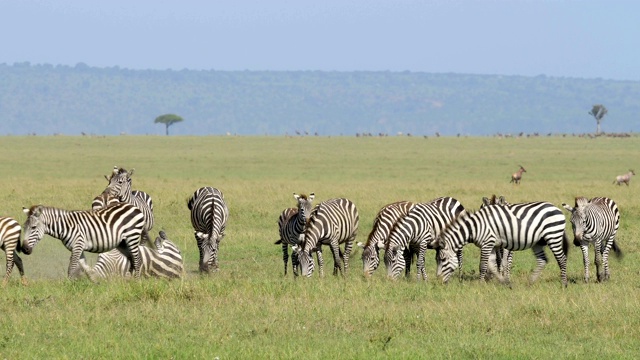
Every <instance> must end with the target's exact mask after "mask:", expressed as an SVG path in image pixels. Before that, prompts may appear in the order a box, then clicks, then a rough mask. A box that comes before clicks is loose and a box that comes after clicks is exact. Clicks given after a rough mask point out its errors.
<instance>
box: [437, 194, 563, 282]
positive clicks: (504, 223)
mask: <svg viewBox="0 0 640 360" xmlns="http://www.w3.org/2000/svg"><path fill="white" fill-rule="evenodd" d="M470 242H472V243H474V244H475V245H476V246H478V247H479V248H480V279H481V280H484V279H485V276H486V273H487V270H489V271H491V272H492V273H493V275H495V276H496V277H497V278H498V279H500V280H501V281H504V279H503V278H502V276H501V275H500V274H499V273H498V272H497V269H495V266H494V265H495V264H491V263H490V262H489V261H488V260H489V257H490V255H491V253H492V252H493V250H494V248H506V249H508V250H511V251H516V250H524V249H528V248H531V249H532V250H533V252H534V254H535V256H536V259H537V266H536V268H535V269H534V271H533V274H532V276H531V282H534V281H535V280H537V278H538V276H540V273H541V272H542V269H543V268H544V267H545V265H546V263H547V257H546V255H545V253H544V246H545V245H548V246H549V248H550V249H551V252H552V253H553V255H554V257H555V258H556V261H557V262H558V266H559V267H560V277H561V279H562V285H563V286H565V287H566V286H567V256H566V254H567V251H568V249H569V246H568V238H567V236H566V234H565V218H564V214H563V213H562V211H561V210H560V209H559V208H557V207H556V206H555V205H553V204H550V203H548V202H531V203H522V204H513V205H510V206H500V205H489V206H484V207H482V208H480V209H479V210H478V211H476V212H474V213H472V214H469V213H464V214H463V215H462V216H460V217H458V219H456V220H455V221H454V222H453V223H451V224H450V225H449V226H448V227H447V228H446V229H445V230H444V232H443V233H442V234H441V235H440V236H439V237H438V239H437V243H436V246H438V247H439V248H440V250H441V251H440V255H439V256H440V257H441V261H442V267H441V269H440V271H439V274H438V275H439V276H441V277H442V280H443V281H444V282H447V281H448V280H449V278H450V277H451V274H452V273H453V272H454V271H455V269H456V268H457V267H458V259H457V256H456V252H457V251H458V250H460V249H461V248H462V247H463V246H464V245H466V244H467V243H470Z"/></svg>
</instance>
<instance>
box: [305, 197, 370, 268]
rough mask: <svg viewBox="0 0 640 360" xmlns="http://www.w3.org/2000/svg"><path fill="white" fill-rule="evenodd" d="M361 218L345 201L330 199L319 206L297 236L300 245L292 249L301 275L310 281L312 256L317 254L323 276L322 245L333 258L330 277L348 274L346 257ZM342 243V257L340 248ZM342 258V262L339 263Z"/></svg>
mask: <svg viewBox="0 0 640 360" xmlns="http://www.w3.org/2000/svg"><path fill="white" fill-rule="evenodd" d="M359 222H360V216H359V215H358V209H357V208H356V205H355V204H354V203H353V202H352V201H351V200H348V199H345V198H339V199H330V200H326V201H324V202H322V203H320V204H318V205H317V206H316V207H315V208H314V209H313V210H312V211H311V214H310V216H309V221H308V222H307V226H306V227H305V229H304V233H303V234H301V235H300V240H301V242H302V244H301V245H294V251H297V252H298V259H299V260H300V265H301V268H302V274H303V275H304V276H306V277H311V275H312V274H313V270H314V267H315V265H314V263H313V259H312V258H311V252H313V251H316V252H317V256H318V269H319V272H320V276H322V275H323V260H322V255H321V254H322V248H321V247H322V245H329V247H330V248H331V252H332V254H333V264H334V265H333V274H334V275H337V273H338V271H340V272H341V273H342V275H343V276H346V275H347V272H348V270H349V255H350V254H351V248H352V246H353V242H354V240H355V238H356V234H357V232H358V225H359ZM342 243H344V244H345V245H344V253H342V251H341V249H340V244H342ZM340 257H342V260H341V259H340Z"/></svg>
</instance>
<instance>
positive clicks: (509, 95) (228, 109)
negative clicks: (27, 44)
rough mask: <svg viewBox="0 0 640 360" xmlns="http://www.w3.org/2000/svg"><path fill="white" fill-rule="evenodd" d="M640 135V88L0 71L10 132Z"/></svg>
mask: <svg viewBox="0 0 640 360" xmlns="http://www.w3.org/2000/svg"><path fill="white" fill-rule="evenodd" d="M599 103H601V104H604V105H605V106H606V107H607V108H608V110H609V112H608V114H607V116H606V117H605V118H604V120H603V122H602V130H603V131H605V132H632V131H639V130H640V82H638V81H613V80H603V79H576V78H557V77H546V76H537V77H523V76H497V75H469V74H450V73H449V74H431V73H414V72H323V71H292V72H272V71H213V70H212V71H195V70H181V71H174V70H166V71H157V70H129V69H121V68H118V67H113V68H93V67H89V66H87V65H85V64H82V63H80V64H78V65H76V66H75V67H69V66H53V65H48V64H44V65H31V64H29V63H21V64H13V65H7V64H0V135H7V134H14V135H22V134H31V133H36V134H38V135H46V134H54V133H60V134H68V135H79V134H81V133H85V134H100V135H116V134H121V133H126V134H158V135H162V134H164V126H163V125H161V124H154V123H153V120H154V119H155V118H156V117H157V116H158V115H161V114H164V113H175V114H178V115H180V116H182V117H183V118H184V121H183V122H181V123H179V124H175V125H174V126H172V127H171V128H170V129H169V131H170V133H171V135H206V134H226V133H232V134H239V135H263V134H269V135H284V134H289V135H295V134H296V132H298V133H301V134H304V133H305V132H306V133H309V134H315V133H318V134H319V135H340V134H342V135H355V134H356V133H361V134H362V133H372V134H375V135H377V134H379V133H385V134H389V135H395V134H397V133H399V132H402V133H403V134H407V133H411V134H414V135H419V136H421V135H433V134H435V133H436V132H439V133H440V134H442V135H456V134H464V135H492V134H496V133H502V134H507V133H511V134H517V133H519V132H525V133H535V132H538V133H540V134H547V133H589V132H594V131H595V128H596V122H595V120H594V119H593V118H592V117H591V116H590V115H589V114H588V112H589V110H591V106H592V105H593V104H599Z"/></svg>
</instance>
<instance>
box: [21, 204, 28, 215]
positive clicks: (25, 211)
mask: <svg viewBox="0 0 640 360" xmlns="http://www.w3.org/2000/svg"><path fill="white" fill-rule="evenodd" d="M22 212H23V213H25V214H27V215H29V209H27V208H26V207H24V206H23V207H22Z"/></svg>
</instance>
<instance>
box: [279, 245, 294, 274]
mask: <svg viewBox="0 0 640 360" xmlns="http://www.w3.org/2000/svg"><path fill="white" fill-rule="evenodd" d="M294 252H295V251H294ZM291 257H293V254H291ZM282 261H283V262H284V276H287V265H289V264H288V263H289V244H287V243H286V242H284V241H282ZM292 262H293V261H292ZM294 271H295V270H294Z"/></svg>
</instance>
